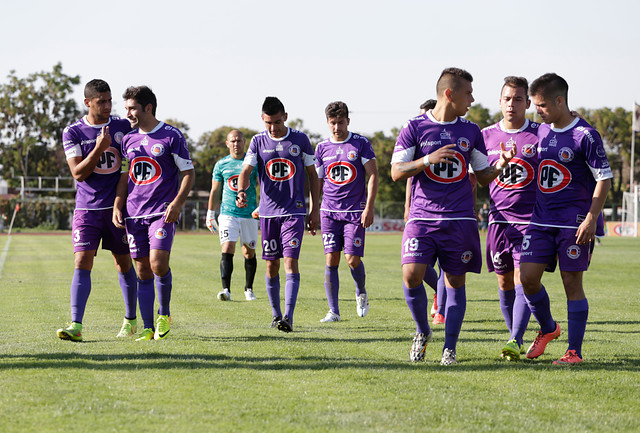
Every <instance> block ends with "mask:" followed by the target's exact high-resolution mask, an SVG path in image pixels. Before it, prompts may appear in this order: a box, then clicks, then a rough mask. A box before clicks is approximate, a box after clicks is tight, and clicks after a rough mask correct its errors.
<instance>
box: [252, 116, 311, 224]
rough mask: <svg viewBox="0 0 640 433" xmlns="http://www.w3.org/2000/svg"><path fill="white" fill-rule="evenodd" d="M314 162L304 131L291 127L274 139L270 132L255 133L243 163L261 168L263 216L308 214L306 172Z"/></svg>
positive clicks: (260, 210) (259, 171) (259, 175)
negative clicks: (282, 135) (305, 193)
mask: <svg viewBox="0 0 640 433" xmlns="http://www.w3.org/2000/svg"><path fill="white" fill-rule="evenodd" d="M314 163H315V156H314V154H313V148H312V147H311V143H310V142H309V138H308V137H307V135H306V134H305V133H303V132H300V131H296V130H295V129H290V128H289V129H288V130H287V134H286V135H285V136H284V137H282V138H271V136H270V135H269V133H268V132H267V131H262V132H261V133H259V134H257V135H254V136H253V138H252V139H251V144H249V150H248V151H247V155H246V156H245V158H244V162H243V164H248V165H251V166H252V167H256V166H257V168H258V177H259V178H260V207H259V213H260V218H273V217H280V216H288V215H306V213H307V209H306V206H305V195H304V178H305V175H304V171H305V167H308V166H310V165H313V164H314Z"/></svg>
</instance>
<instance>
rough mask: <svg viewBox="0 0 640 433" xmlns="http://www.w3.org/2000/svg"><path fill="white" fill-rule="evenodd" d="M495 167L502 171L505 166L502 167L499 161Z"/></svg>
mask: <svg viewBox="0 0 640 433" xmlns="http://www.w3.org/2000/svg"><path fill="white" fill-rule="evenodd" d="M495 167H496V169H498V170H500V171H502V169H503V168H504V165H500V161H498V162H496V165H495Z"/></svg>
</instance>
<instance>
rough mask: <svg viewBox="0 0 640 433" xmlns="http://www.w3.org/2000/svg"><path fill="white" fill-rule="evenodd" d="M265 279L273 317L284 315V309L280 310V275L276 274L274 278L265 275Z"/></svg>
mask: <svg viewBox="0 0 640 433" xmlns="http://www.w3.org/2000/svg"><path fill="white" fill-rule="evenodd" d="M264 281H265V282H266V285H267V296H269V304H271V312H272V313H273V317H282V311H281V310H280V275H276V276H275V277H273V278H269V277H268V276H266V275H265V276H264Z"/></svg>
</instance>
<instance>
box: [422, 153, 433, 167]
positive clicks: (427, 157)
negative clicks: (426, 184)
mask: <svg viewBox="0 0 640 433" xmlns="http://www.w3.org/2000/svg"><path fill="white" fill-rule="evenodd" d="M422 163H423V164H424V165H425V166H427V167H429V166H430V165H431V162H429V155H425V156H424V158H422Z"/></svg>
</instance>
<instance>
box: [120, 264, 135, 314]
mask: <svg viewBox="0 0 640 433" xmlns="http://www.w3.org/2000/svg"><path fill="white" fill-rule="evenodd" d="M118 279H119V280H120V289H121V290H122V297H123V298H124V310H125V312H124V317H125V318H127V319H135V318H136V309H137V308H138V276H137V275H136V270H135V269H134V268H133V266H131V269H129V272H127V273H125V274H121V273H120V272H118Z"/></svg>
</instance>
